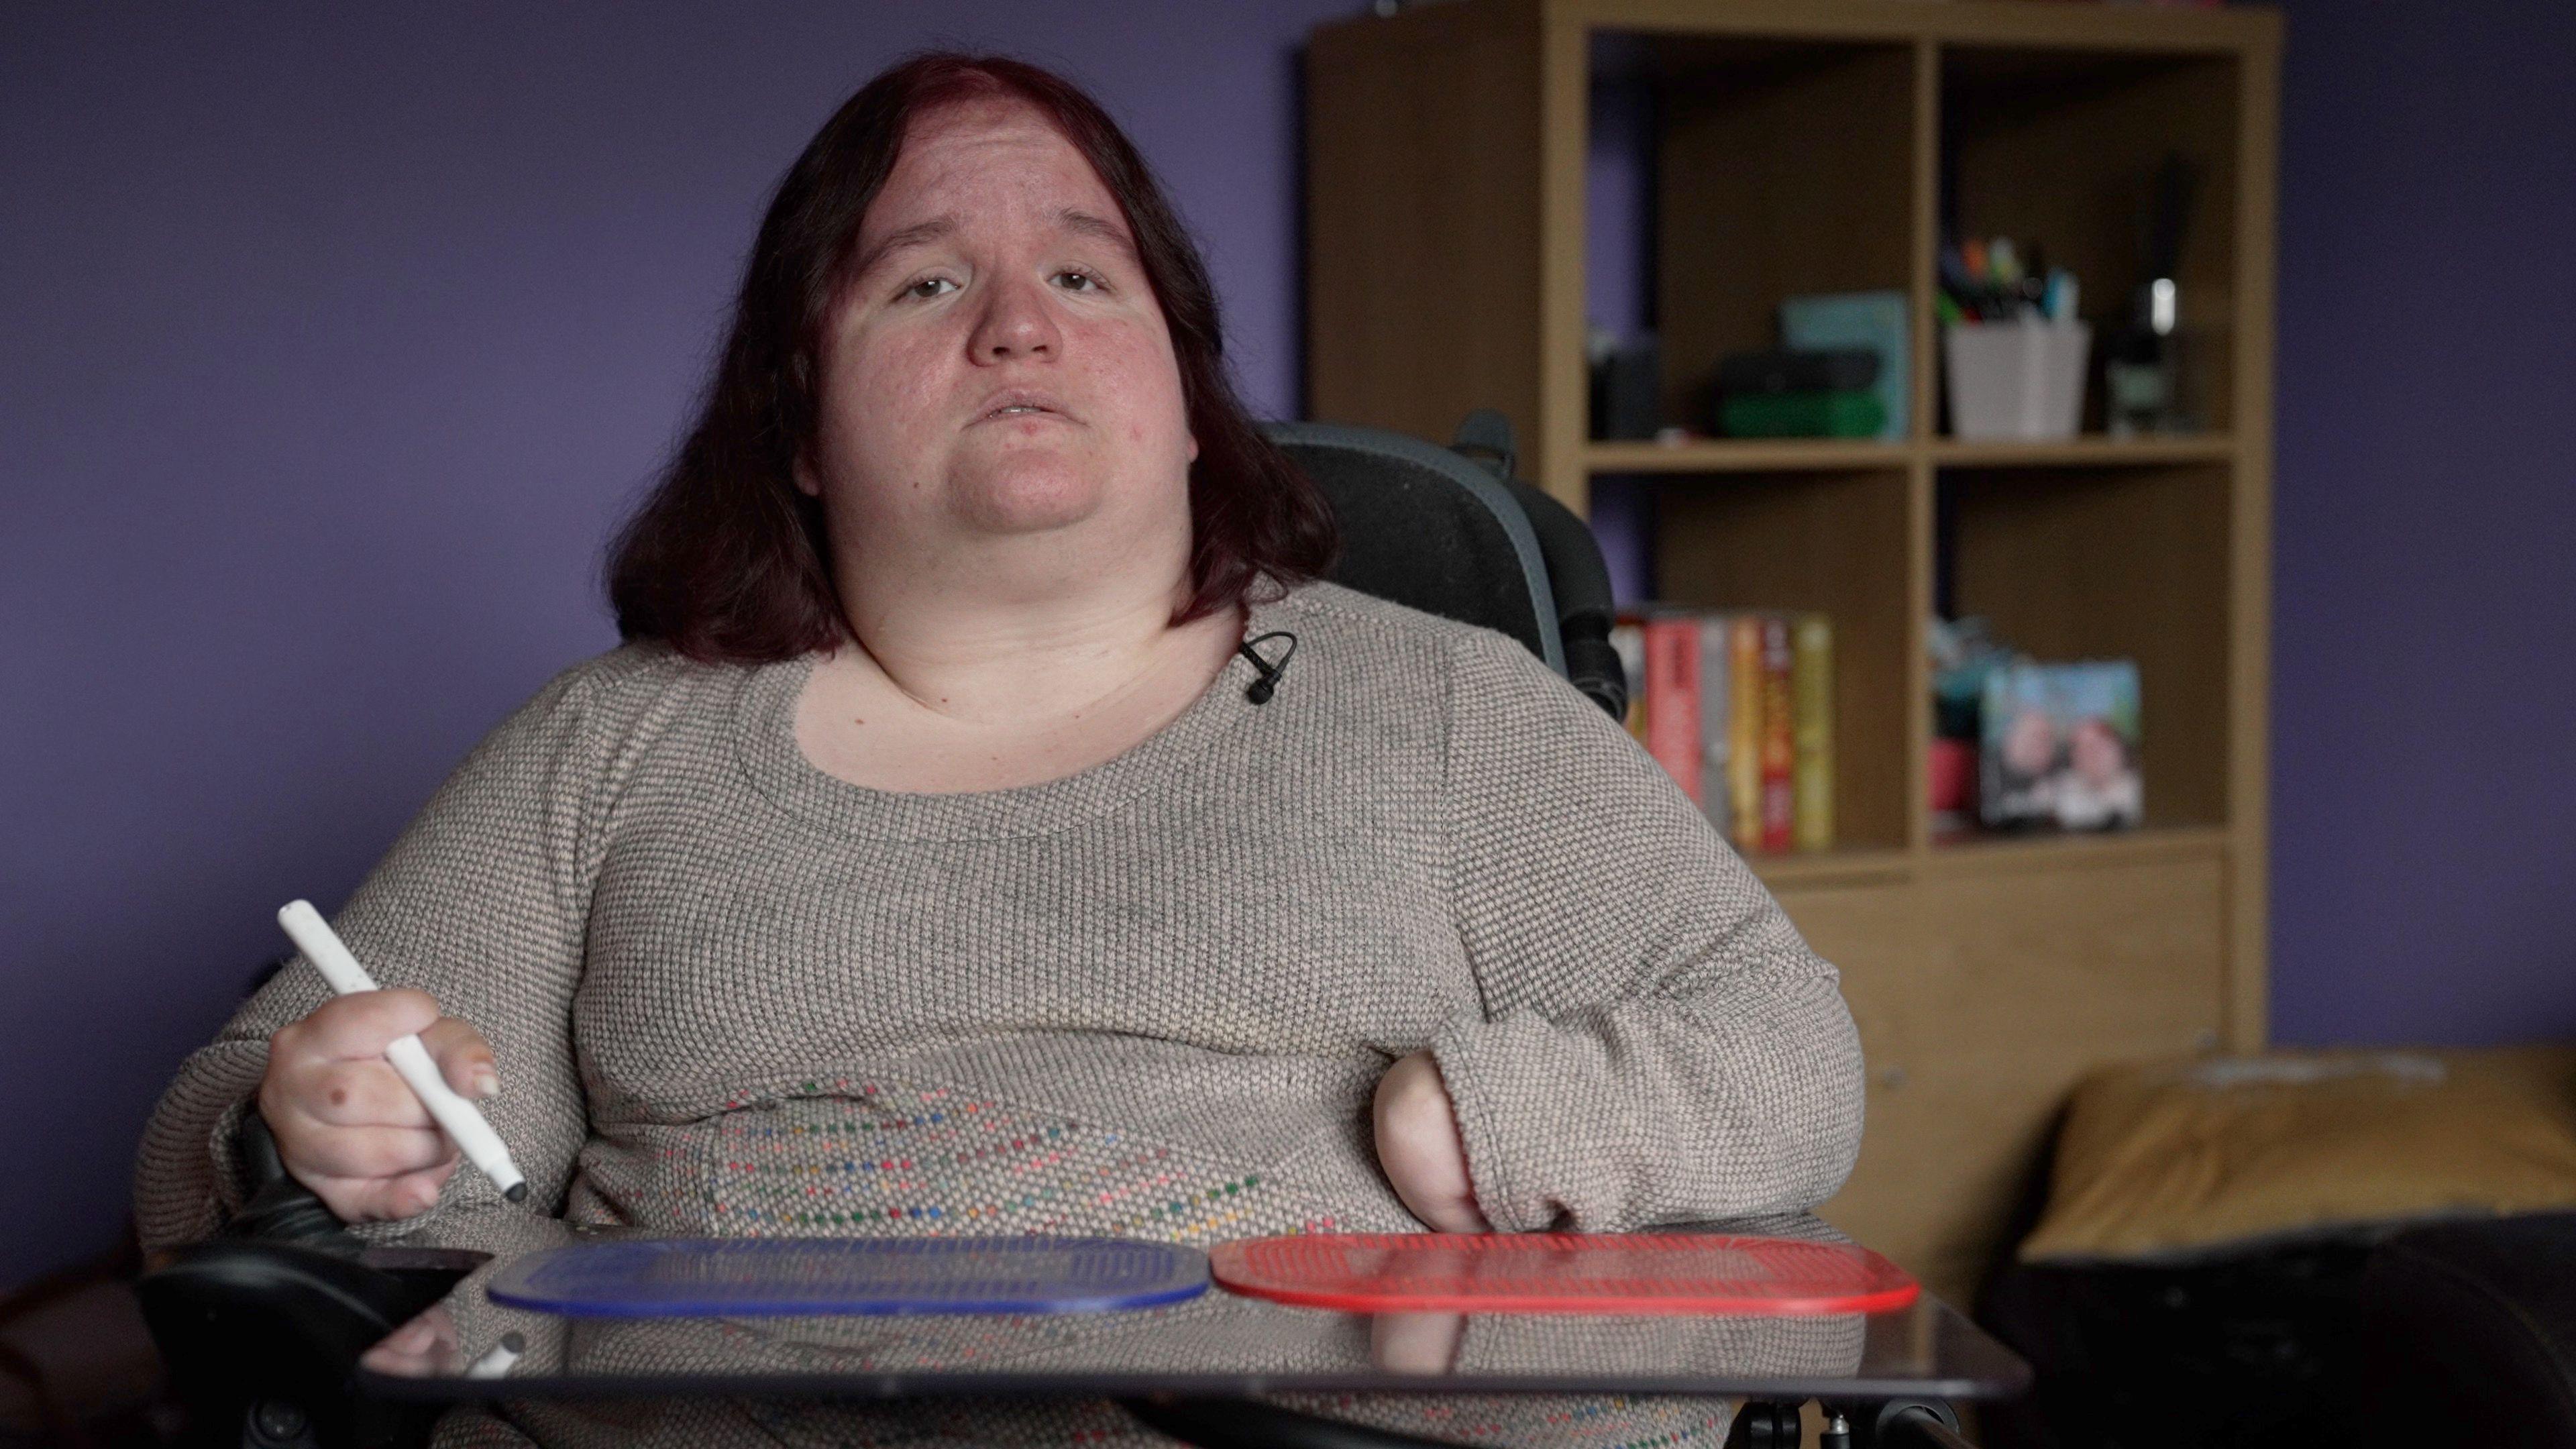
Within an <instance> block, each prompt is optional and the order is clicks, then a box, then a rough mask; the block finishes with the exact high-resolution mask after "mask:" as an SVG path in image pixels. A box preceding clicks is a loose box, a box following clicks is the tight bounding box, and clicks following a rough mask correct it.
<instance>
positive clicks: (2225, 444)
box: [1583, 433, 2236, 476]
mask: <svg viewBox="0 0 2576 1449" xmlns="http://www.w3.org/2000/svg"><path fill="white" fill-rule="evenodd" d="M2235 456H2236V440H2235V439H2234V438H2233V437H2231V436H2229V435H2227V434H2225V433H2202V434H2195V435H2193V436H2190V437H2163V438H2111V437H2104V436H2102V435H2099V434H2095V435H2091V436H2088V437H2080V438H2069V439H2067V440H2065V441H2063V442H2045V443H2018V442H1971V441H1967V440H1965V439H1960V438H1934V439H1931V440H1929V441H1926V442H1913V443H1885V442H1879V441H1877V440H1875V439H1862V440H1854V439H1846V438H1693V439H1690V440H1689V441H1687V442H1678V443H1587V444H1585V445H1584V448H1583V467H1584V471H1585V472H1587V473H1591V474H1594V475H1596V476H1597V475H1600V474H1604V473H1654V474H1667V473H1794V472H1810V471H1816V472H1829V471H1835V470H1841V469H1851V468H1902V467H1905V466H1907V465H1909V464H1911V463H1914V462H1916V461H1918V460H1928V461H1929V462H1931V463H1932V464H1933V465H1934V466H1935V467H1942V468H2135V467H2143V466H2147V465H2150V464H2157V463H2223V462H2227V461H2230V460H2232V459H2233V458H2234V457H2235Z"/></svg>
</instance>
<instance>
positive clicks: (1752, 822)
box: [1726, 614, 1762, 851]
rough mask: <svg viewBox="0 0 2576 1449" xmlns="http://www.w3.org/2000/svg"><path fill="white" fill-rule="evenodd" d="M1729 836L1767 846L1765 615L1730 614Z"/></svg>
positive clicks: (1738, 844) (1738, 843)
mask: <svg viewBox="0 0 2576 1449" xmlns="http://www.w3.org/2000/svg"><path fill="white" fill-rule="evenodd" d="M1726 639H1727V650H1726V652H1727V659H1728V669H1727V682H1728V699H1729V707H1728V710H1727V721H1728V723H1727V756H1726V758H1727V793H1728V797H1729V811H1730V813H1731V814H1732V816H1733V819H1732V820H1731V822H1730V824H1731V826H1732V827H1733V828H1731V829H1730V830H1728V831H1727V838H1728V839H1729V840H1731V841H1733V842H1734V843H1735V848H1736V849H1738V850H1741V851H1754V850H1759V849H1761V847H1762V620H1761V619H1760V618H1759V617H1758V616H1756V615H1752V614H1737V615H1734V616H1732V617H1730V618H1729V619H1728V620H1727V627H1726Z"/></svg>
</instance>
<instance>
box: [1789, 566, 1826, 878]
mask: <svg viewBox="0 0 2576 1449" xmlns="http://www.w3.org/2000/svg"><path fill="white" fill-rule="evenodd" d="M1796 649H1797V660H1796V663H1795V664H1794V665H1793V666H1792V668H1793V670H1794V678H1795V689H1796V694H1797V730H1796V737H1797V752H1798V754H1797V766H1796V770H1797V775H1796V780H1797V817H1796V819H1797V826H1796V831H1797V842H1798V848H1799V849H1800V850H1831V849H1833V848H1834V626H1833V621H1831V620H1830V619H1827V618H1826V617H1825V616H1824V615H1822V614H1802V615H1800V616H1799V618H1798V631H1797V639H1796Z"/></svg>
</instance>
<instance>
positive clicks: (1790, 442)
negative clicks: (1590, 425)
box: [1583, 438, 1912, 473]
mask: <svg viewBox="0 0 2576 1449" xmlns="http://www.w3.org/2000/svg"><path fill="white" fill-rule="evenodd" d="M1911 457H1912V454H1911V450H1909V449H1908V448H1907V447H1906V445H1905V444H1903V443H1882V442H1878V441H1876V440H1873V439H1861V440H1852V439H1844V438H1779V439H1770V438H1698V439H1693V440H1692V441H1690V442H1686V443H1591V444H1587V445H1585V447H1584V449H1583V465H1584V467H1585V468H1586V469H1587V470H1589V471H1591V472H1593V473H1768V472H1791V471H1804V470H1807V469H1828V470H1831V469H1844V468H1902V467H1904V466H1905V465H1906V464H1907V463H1908V462H1909V461H1911Z"/></svg>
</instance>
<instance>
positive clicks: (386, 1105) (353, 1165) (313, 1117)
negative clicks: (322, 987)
mask: <svg viewBox="0 0 2576 1449" xmlns="http://www.w3.org/2000/svg"><path fill="white" fill-rule="evenodd" d="M415 1033H417V1034H418V1035H419V1037H420V1041H421V1045H422V1046H424V1047H427V1048H428V1049H429V1056H430V1060H432V1061H434V1062H436V1063H438V1070H439V1072H440V1074H441V1075H443V1076H445V1077H446V1078H447V1084H448V1085H449V1086H451V1087H453V1088H455V1089H456V1091H457V1093H458V1094H459V1095H461V1096H464V1097H467V1098H469V1099H471V1098H482V1097H488V1096H490V1095H492V1093H493V1092H494V1091H495V1090H497V1089H498V1088H499V1087H500V1085H501V1077H500V1072H499V1069H498V1067H497V1066H496V1065H495V1064H494V1062H493V1059H492V1046H491V1043H489V1042H486V1041H485V1040H483V1036H482V1034H481V1033H480V1032H477V1031H476V1030H475V1029H474V1028H472V1027H470V1026H468V1025H466V1024H465V1023H464V1022H462V1021H459V1020H457V1019H456V1018H455V1017H452V1016H441V1015H439V1014H438V1003H437V1002H436V1001H435V1000H433V999H432V998H431V997H430V995H429V994H428V993H427V992H423V991H411V990H407V989H396V990H392V991H362V992H359V993H357V994H356V995H353V996H340V997H334V998H332V999H331V1000H330V1001H327V1002H325V1003H323V1004H322V1005H321V1006H320V1007H319V1008H317V1009H315V1011H314V1012H313V1014H312V1015H310V1016H308V1017H306V1018H304V1019H303V1020H302V1021H298V1022H293V1023H290V1024H289V1025H287V1026H285V1027H283V1028H281V1029H280V1030H279V1031H278V1033H277V1034H276V1035H275V1036H272V1037H270V1038H269V1039H268V1075H267V1076H265V1077H262V1078H261V1079H260V1084H259V1115H260V1116H261V1117H263V1118H265V1119H266V1120H267V1122H268V1130H269V1133H270V1135H271V1136H273V1137H275V1138H276V1139H277V1152H278V1156H279V1157H280V1158H282V1159H284V1161H285V1163H286V1170H287V1172H288V1174H289V1175H291V1176H292V1177H294V1179H295V1180H296V1181H297V1182H300V1183H302V1184H304V1185H305V1186H306V1187H309V1188H311V1189H313V1193H314V1195H315V1196H317V1197H319V1198H321V1199H322V1201H323V1204H324V1205H325V1206H327V1207H329V1208H330V1209H331V1211H332V1212H334V1213H336V1214H338V1215H339V1217H340V1220H341V1221H342V1222H350V1223H366V1222H382V1221H386V1220H388V1219H393V1218H407V1217H412V1216H414V1215H416V1214H419V1213H423V1212H426V1211H428V1210H429V1208H430V1206H431V1205H432V1204H433V1203H436V1202H437V1201H438V1189H439V1187H440V1185H441V1184H443V1183H445V1182H446V1181H447V1179H448V1177H449V1175H450V1174H452V1173H454V1172H455V1171H456V1163H457V1151H456V1144H455V1143H453V1142H450V1141H449V1140H448V1139H447V1135H446V1134H445V1133H443V1132H441V1131H439V1130H438V1124H437V1123H436V1122H434V1121H432V1120H431V1119H430V1115H429V1109H428V1108H426V1107H424V1106H422V1105H421V1104H420V1098H418V1097H416V1096H414V1095H412V1090H411V1088H410V1087H409V1086H407V1085H405V1084H404V1082H403V1079H402V1078H401V1077H399V1076H397V1075H395V1073H394V1069H393V1066H392V1064H391V1063H389V1062H387V1061H386V1060H385V1048H386V1047H387V1046H389V1045H391V1044H392V1043H393V1042H394V1041H396V1040H398V1039H400V1038H402V1037H406V1036H410V1035H413V1034H415Z"/></svg>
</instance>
